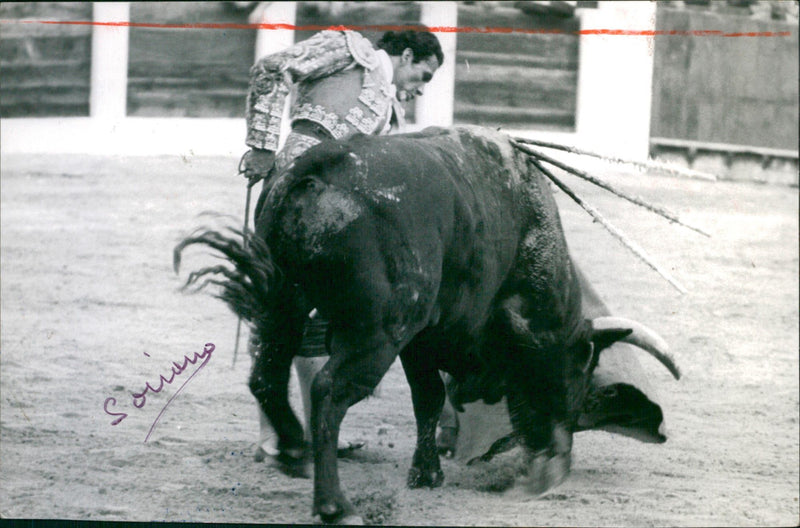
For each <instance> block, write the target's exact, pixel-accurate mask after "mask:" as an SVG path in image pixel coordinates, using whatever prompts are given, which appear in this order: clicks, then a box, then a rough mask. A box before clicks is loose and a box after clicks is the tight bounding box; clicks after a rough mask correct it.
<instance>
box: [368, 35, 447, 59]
mask: <svg viewBox="0 0 800 528" xmlns="http://www.w3.org/2000/svg"><path fill="white" fill-rule="evenodd" d="M420 28H422V29H416V30H407V31H387V32H386V33H384V34H383V36H382V37H381V38H380V40H379V41H378V43H377V46H378V48H380V49H382V50H384V51H386V53H388V54H389V55H401V54H402V53H403V50H405V49H406V48H411V51H413V52H414V62H420V61H424V60H426V59H428V57H430V56H431V55H436V59H437V60H438V61H439V66H441V65H442V64H443V63H444V53H442V46H441V44H439V39H438V38H436V35H434V34H433V33H431V32H430V31H425V29H427V28H425V26H420Z"/></svg>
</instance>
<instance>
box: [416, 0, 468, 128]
mask: <svg viewBox="0 0 800 528" xmlns="http://www.w3.org/2000/svg"><path fill="white" fill-rule="evenodd" d="M421 7H422V13H421V18H420V22H421V23H422V24H424V25H426V26H428V27H431V28H432V27H437V26H438V27H455V26H456V25H457V24H458V4H457V3H456V2H422V6H421ZM436 37H437V38H438V39H439V43H440V44H441V45H442V52H443V53H444V64H442V65H441V66H440V67H439V69H438V70H436V74H435V75H434V76H433V79H432V80H431V82H429V83H428V84H427V85H426V86H425V87H424V88H423V94H424V95H422V96H421V97H420V98H419V99H417V101H416V112H415V113H416V126H415V127H414V128H423V127H426V126H434V125H435V126H450V125H452V124H453V97H454V93H455V83H456V33H436Z"/></svg>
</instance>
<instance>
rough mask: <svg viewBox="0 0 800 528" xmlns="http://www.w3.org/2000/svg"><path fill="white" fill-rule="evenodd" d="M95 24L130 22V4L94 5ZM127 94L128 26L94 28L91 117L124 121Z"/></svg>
mask: <svg viewBox="0 0 800 528" xmlns="http://www.w3.org/2000/svg"><path fill="white" fill-rule="evenodd" d="M92 8H93V14H92V17H93V19H94V21H95V22H128V21H129V18H130V5H129V4H128V2H95V3H94V4H93V6H92ZM127 95H128V27H127V26H93V27H92V66H91V87H90V90H89V115H90V116H91V117H92V118H96V119H101V120H117V119H123V118H124V117H125V113H126V102H127Z"/></svg>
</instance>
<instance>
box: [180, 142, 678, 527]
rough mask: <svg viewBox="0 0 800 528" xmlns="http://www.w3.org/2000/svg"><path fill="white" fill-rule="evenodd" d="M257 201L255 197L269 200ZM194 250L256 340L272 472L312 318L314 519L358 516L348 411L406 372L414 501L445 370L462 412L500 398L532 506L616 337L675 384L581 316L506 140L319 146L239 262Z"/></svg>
mask: <svg viewBox="0 0 800 528" xmlns="http://www.w3.org/2000/svg"><path fill="white" fill-rule="evenodd" d="M265 192H266V191H265ZM192 244H204V245H207V246H210V247H212V248H214V249H216V250H218V251H220V252H221V253H223V254H224V255H225V256H226V257H227V258H228V259H229V260H230V261H231V262H232V263H233V264H234V265H235V267H234V269H229V268H225V267H220V266H215V267H212V268H205V269H203V270H200V271H198V272H195V273H193V274H192V275H190V277H189V279H188V283H192V282H196V281H198V280H199V279H200V278H201V277H203V276H206V275H209V274H217V275H220V274H221V275H222V276H223V280H221V281H220V280H213V279H212V282H215V283H217V284H219V285H221V290H220V293H219V294H218V295H219V297H221V298H222V299H223V300H225V301H226V302H227V303H228V304H229V306H230V307H231V308H232V309H233V310H234V312H235V313H237V314H238V315H240V316H241V317H243V318H244V319H245V320H247V321H249V322H250V323H251V325H252V327H253V331H254V333H255V335H256V337H257V339H258V341H259V342H260V347H259V351H258V353H257V355H256V357H255V358H254V359H255V360H254V363H253V371H252V374H251V378H250V389H251V391H252V393H253V395H254V396H255V398H256V400H257V401H258V402H259V404H260V405H261V408H262V409H263V411H264V412H265V414H266V415H267V417H268V418H269V420H270V422H271V424H272V426H273V427H274V429H275V431H276V434H277V437H278V446H277V447H278V451H279V454H278V455H277V459H278V460H279V461H280V462H281V464H282V465H283V468H284V470H285V471H286V472H287V473H290V474H297V473H298V472H302V467H303V465H304V463H305V462H304V460H305V457H306V454H307V446H306V445H304V442H303V431H302V428H301V426H300V423H299V422H298V420H297V418H296V417H295V415H294V413H293V412H292V410H291V408H290V406H289V401H288V397H287V384H288V380H289V367H290V365H291V361H292V358H293V356H294V354H295V353H296V352H297V350H298V348H299V345H300V341H301V337H302V329H303V324H304V321H305V319H306V317H307V314H308V313H309V310H310V309H311V308H313V307H315V308H316V309H317V310H318V312H319V314H320V315H321V316H324V317H325V318H326V319H328V320H329V330H328V335H327V347H328V349H329V353H330V360H329V361H328V363H327V364H326V365H325V367H324V368H323V369H322V371H321V372H320V373H319V374H318V375H317V377H316V379H315V380H314V382H313V386H312V409H313V410H312V431H313V468H314V475H313V478H314V504H313V513H314V514H315V515H317V514H318V515H320V517H321V519H322V520H323V521H325V522H341V521H350V520H354V519H357V518H358V517H357V513H356V511H355V509H354V508H353V506H352V505H351V504H350V503H349V502H348V500H347V499H346V498H345V496H344V494H343V492H342V489H341V486H340V482H339V478H338V471H337V459H336V448H337V441H338V434H339V427H340V424H341V422H342V419H343V418H344V416H345V413H346V412H347V409H348V408H349V407H350V406H352V405H354V404H355V403H357V402H358V401H360V400H362V399H363V398H365V397H366V396H367V395H369V394H370V392H371V391H372V390H373V389H374V388H375V386H376V385H377V384H378V382H379V381H380V380H381V378H382V377H383V375H384V374H385V373H386V371H387V370H388V369H389V367H390V366H391V364H392V363H393V362H394V360H395V359H396V358H397V357H398V355H399V357H400V360H401V362H402V365H403V369H404V371H405V375H406V378H407V380H408V383H409V385H410V388H411V396H412V402H413V407H414V415H415V418H416V425H417V443H416V449H415V451H414V455H413V458H412V461H411V468H410V470H409V473H408V479H407V484H408V486H410V487H412V488H417V487H436V486H440V485H441V484H442V482H443V478H444V476H443V473H442V469H441V465H440V461H439V455H438V453H437V449H436V444H435V428H436V424H437V420H438V418H439V414H440V412H441V409H442V404H443V401H444V397H445V388H444V385H443V382H442V379H441V377H440V375H439V371H445V372H447V373H449V374H450V375H451V377H452V379H453V380H454V381H453V383H451V384H449V388H448V390H449V391H450V392H449V395H450V396H451V398H452V401H453V404H454V405H455V406H456V407H459V406H461V405H462V404H465V403H467V402H470V401H476V400H479V399H482V400H483V401H485V402H487V403H494V402H497V401H500V400H501V398H503V397H504V396H505V398H506V401H507V405H508V412H509V416H510V418H511V424H512V426H513V429H514V431H515V434H516V435H517V437H518V438H519V440H520V443H521V444H522V445H523V446H524V448H525V450H526V453H527V456H528V477H527V478H528V486H529V488H530V490H531V492H532V493H534V494H541V493H543V492H545V491H547V490H549V489H551V488H552V487H554V486H556V485H558V484H559V483H561V482H562V481H563V480H564V479H565V478H566V477H567V475H568V473H569V469H570V453H571V449H572V435H573V433H574V432H576V431H579V430H581V427H580V425H579V423H578V418H579V416H580V412H581V409H582V406H583V403H584V400H585V398H586V394H587V390H588V387H589V382H590V379H591V376H592V372H593V371H594V369H595V367H596V366H597V364H598V358H599V354H600V352H601V351H602V350H603V349H604V348H606V347H609V346H610V345H612V344H613V343H615V342H617V341H620V340H625V341H629V342H631V343H634V344H637V345H638V346H640V347H641V348H643V349H644V350H646V351H648V352H649V353H650V354H652V355H654V356H655V357H656V358H657V359H658V360H659V361H661V362H662V363H663V364H664V365H665V366H667V367H668V368H669V369H670V370H671V371H673V373H674V374H675V375H676V376H677V368H676V367H675V365H674V363H673V361H672V359H671V358H670V357H669V356H668V355H667V353H666V352H665V351H664V350H663V346H661V345H660V344H659V340H658V339H657V338H656V337H654V335H653V334H652V333H651V332H650V331H648V330H647V329H645V328H644V327H642V326H641V325H639V324H636V323H633V322H631V321H621V322H620V321H619V320H616V319H614V318H609V317H597V318H594V319H587V318H586V317H585V316H584V312H583V308H582V303H581V297H582V292H581V286H580V284H581V281H582V279H581V277H580V275H579V272H578V271H577V270H576V268H575V266H574V265H573V263H572V260H571V258H570V254H569V251H568V248H567V243H566V240H565V237H564V233H563V229H562V226H561V221H560V218H559V214H558V209H557V207H556V203H555V201H554V199H553V196H552V193H551V190H550V187H549V183H548V181H547V180H546V179H545V178H544V177H543V175H542V173H541V172H540V171H539V170H537V169H536V168H535V167H534V166H533V165H531V164H530V163H529V160H528V158H527V156H525V155H524V154H523V153H521V152H519V151H518V150H516V149H515V148H514V147H513V145H512V144H511V142H510V141H509V138H508V137H507V136H505V135H503V134H500V133H496V132H493V131H489V130H485V129H480V128H476V127H456V128H450V129H442V128H429V129H426V130H424V131H422V132H418V133H413V134H406V135H397V136H389V137H369V136H357V137H354V138H351V139H349V140H347V141H343V142H337V141H329V142H323V143H322V144H320V145H317V146H315V147H314V148H312V149H310V150H309V151H307V152H306V153H305V154H304V155H302V156H301V157H300V158H298V159H297V160H296V161H295V162H294V163H293V164H292V165H291V166H290V167H288V168H287V170H286V171H285V172H284V173H283V174H280V175H278V176H277V178H276V179H275V180H274V183H273V185H272V187H271V189H270V190H269V193H268V194H267V195H266V197H265V202H264V207H263V208H262V209H261V211H260V214H259V215H258V217H257V219H256V230H255V237H254V238H253V240H252V242H251V244H250V246H249V247H247V248H245V247H244V246H243V245H242V244H241V243H240V242H239V241H238V238H236V237H233V236H226V235H222V234H220V233H218V232H215V231H206V232H203V233H199V234H196V235H194V236H190V237H188V238H186V239H184V240H183V241H182V242H181V243H180V244H179V245H178V246H177V247H176V250H175V258H176V269H177V265H178V263H179V258H180V254H181V251H182V250H183V249H184V248H185V247H186V246H189V245H192Z"/></svg>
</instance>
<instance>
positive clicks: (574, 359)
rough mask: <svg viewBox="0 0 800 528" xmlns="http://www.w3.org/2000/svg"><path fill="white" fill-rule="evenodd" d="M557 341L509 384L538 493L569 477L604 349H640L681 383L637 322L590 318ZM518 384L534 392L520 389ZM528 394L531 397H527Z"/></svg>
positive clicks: (662, 348)
mask: <svg viewBox="0 0 800 528" xmlns="http://www.w3.org/2000/svg"><path fill="white" fill-rule="evenodd" d="M562 337H563V336H562ZM558 341H559V340H556V341H551V342H549V343H547V342H546V340H542V341H540V342H539V343H538V347H537V348H538V350H536V351H535V352H534V354H531V355H529V356H528V357H531V358H533V359H532V360H533V361H535V362H536V365H532V367H533V368H531V369H521V370H519V372H520V375H519V378H517V379H514V376H513V375H512V376H511V377H510V379H509V380H508V381H509V385H510V387H509V388H510V389H511V390H509V393H508V396H509V400H508V403H509V414H510V416H511V420H512V423H513V424H514V428H515V430H516V431H517V432H518V433H520V435H521V437H522V440H523V442H524V444H525V446H526V447H527V451H528V454H529V456H530V461H529V472H528V482H527V486H528V489H529V491H530V492H531V493H533V494H535V495H540V494H542V493H544V492H546V491H547V490H549V489H551V488H553V487H555V486H557V485H558V484H560V483H561V482H563V480H564V479H565V478H566V477H567V476H568V474H569V468H570V458H571V457H570V453H571V450H572V433H573V431H575V430H576V424H577V420H578V417H579V416H580V414H581V412H582V411H583V410H584V407H585V405H586V403H587V402H586V395H587V392H588V389H589V387H590V383H591V379H592V373H593V372H594V370H595V368H596V367H597V364H598V362H599V359H600V354H601V352H602V351H603V350H604V349H606V348H608V347H610V346H611V345H613V344H614V343H616V342H618V341H621V342H626V343H629V344H632V345H635V346H637V347H638V348H640V349H642V350H644V351H646V352H648V353H649V354H650V355H652V356H653V357H655V358H656V359H657V360H658V361H659V362H661V363H662V364H663V365H664V366H665V367H666V368H667V369H668V370H669V371H670V372H671V373H672V374H673V376H674V377H675V378H676V379H678V378H679V377H680V371H679V370H678V367H677V366H676V364H675V361H674V360H673V359H672V357H671V356H670V355H669V353H668V351H667V344H666V343H665V342H664V340H663V339H662V338H661V337H660V336H658V335H657V334H656V333H655V332H654V331H652V330H650V329H649V328H647V327H646V326H644V325H642V324H641V323H638V322H636V321H632V320H629V319H624V318H620V317H599V318H596V319H593V320H588V319H587V320H584V321H583V322H582V323H581V324H579V326H578V328H576V329H573V331H572V332H571V335H570V336H569V338H567V339H565V340H563V341H561V342H560V343H558ZM532 382H533V383H532ZM514 386H516V387H518V388H520V387H526V386H527V387H529V389H528V390H527V391H524V390H523V391H515V390H513V387H514ZM530 387H532V390H531V389H530ZM525 393H527V394H526V395H527V398H526V397H524V396H522V394H525Z"/></svg>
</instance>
